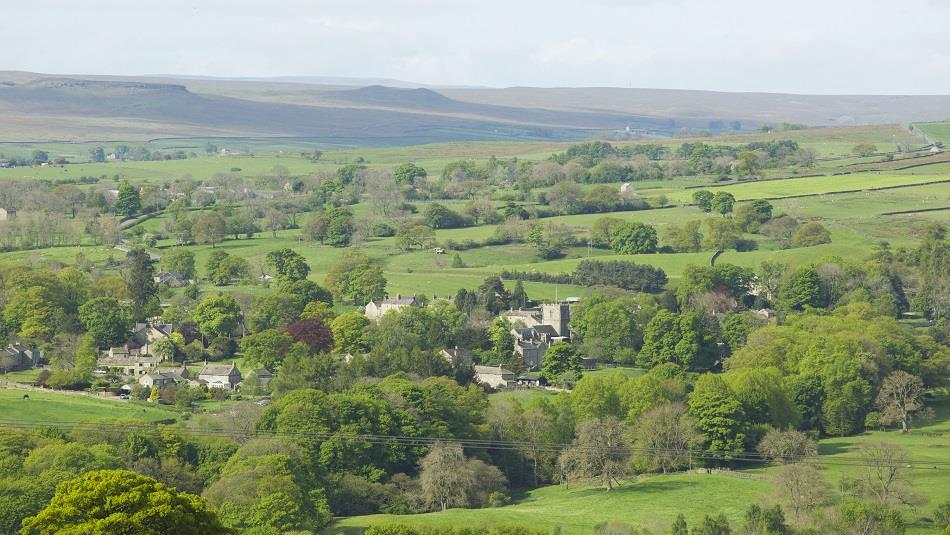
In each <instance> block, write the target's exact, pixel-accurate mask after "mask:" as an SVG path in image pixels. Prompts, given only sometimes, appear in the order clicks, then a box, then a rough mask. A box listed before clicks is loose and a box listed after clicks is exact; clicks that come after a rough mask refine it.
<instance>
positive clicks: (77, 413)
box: [0, 388, 177, 424]
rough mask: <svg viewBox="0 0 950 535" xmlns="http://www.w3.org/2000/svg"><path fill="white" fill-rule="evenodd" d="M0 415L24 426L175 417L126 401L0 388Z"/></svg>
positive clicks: (162, 411) (174, 415)
mask: <svg viewBox="0 0 950 535" xmlns="http://www.w3.org/2000/svg"><path fill="white" fill-rule="evenodd" d="M24 394H27V395H29V399H24V398H23V396H24ZM0 415H2V416H0V419H6V420H11V419H12V420H17V421H20V422H24V423H28V424H35V423H54V422H69V423H79V422H96V421H98V422H101V421H110V420H136V421H140V422H143V423H145V422H155V421H159V420H173V419H176V418H177V414H176V413H174V412H172V411H168V410H164V409H161V408H158V407H154V406H145V405H142V404H137V403H130V402H128V401H120V400H106V399H97V398H93V397H88V396H80V395H75V394H65V393H59V392H41V391H36V390H22V389H15V388H0Z"/></svg>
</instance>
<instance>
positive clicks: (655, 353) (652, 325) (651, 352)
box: [637, 310, 718, 371]
mask: <svg viewBox="0 0 950 535" xmlns="http://www.w3.org/2000/svg"><path fill="white" fill-rule="evenodd" d="M717 356H718V353H717V347H716V342H715V339H714V338H713V337H712V335H711V334H710V333H709V330H708V329H707V328H706V326H705V324H704V322H703V320H702V317H701V316H700V315H699V314H696V313H694V312H686V313H684V314H675V313H673V312H669V311H667V310H660V311H659V312H657V314H656V315H655V316H653V318H652V319H651V320H650V321H649V323H647V325H646V327H645V328H644V330H643V347H642V348H641V349H640V353H639V355H638V356H637V362H638V363H640V365H641V366H647V367H653V366H656V365H659V364H663V363H667V362H670V363H673V364H678V365H680V366H683V367H686V368H689V369H691V370H695V371H704V370H708V369H709V368H710V367H711V366H712V364H713V361H714V360H715V358H716V357H717Z"/></svg>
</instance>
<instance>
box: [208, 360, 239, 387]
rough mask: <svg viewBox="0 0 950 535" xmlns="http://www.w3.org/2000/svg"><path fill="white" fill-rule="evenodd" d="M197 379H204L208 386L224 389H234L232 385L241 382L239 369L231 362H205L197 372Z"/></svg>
mask: <svg viewBox="0 0 950 535" xmlns="http://www.w3.org/2000/svg"><path fill="white" fill-rule="evenodd" d="M198 379H199V380H201V381H206V382H207V383H208V388H221V389H224V390H234V387H235V386H237V385H238V383H240V382H241V371H240V370H238V369H237V366H236V365H235V364H234V363H233V362H232V363H231V365H230V366H229V365H227V364H224V365H221V364H205V366H204V368H201V371H200V372H198Z"/></svg>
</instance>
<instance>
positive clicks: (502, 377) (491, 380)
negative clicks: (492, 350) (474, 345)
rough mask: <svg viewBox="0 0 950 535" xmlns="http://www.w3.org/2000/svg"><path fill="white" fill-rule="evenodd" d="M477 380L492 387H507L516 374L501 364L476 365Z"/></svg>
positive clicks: (512, 381)
mask: <svg viewBox="0 0 950 535" xmlns="http://www.w3.org/2000/svg"><path fill="white" fill-rule="evenodd" d="M475 381H476V382H478V383H481V384H483V385H488V386H490V387H492V388H507V387H508V386H509V385H510V384H512V383H514V381H515V374H514V373H512V372H511V371H509V370H506V369H504V368H502V367H501V366H475Z"/></svg>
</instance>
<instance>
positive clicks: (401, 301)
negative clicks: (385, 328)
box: [363, 294, 422, 321]
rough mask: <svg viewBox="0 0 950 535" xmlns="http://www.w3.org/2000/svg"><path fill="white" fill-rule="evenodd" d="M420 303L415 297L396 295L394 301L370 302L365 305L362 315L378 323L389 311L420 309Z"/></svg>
mask: <svg viewBox="0 0 950 535" xmlns="http://www.w3.org/2000/svg"><path fill="white" fill-rule="evenodd" d="M420 306H422V303H420V302H419V300H418V299H416V298H415V297H411V296H410V297H405V296H402V295H399V294H396V298H395V299H383V300H382V301H370V302H369V303H366V307H365V309H364V311H363V313H364V314H365V315H366V317H367V318H369V319H371V320H373V321H379V319H380V318H382V317H383V316H385V315H386V313H387V312H389V311H390V310H402V309H404V308H407V307H420Z"/></svg>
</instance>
